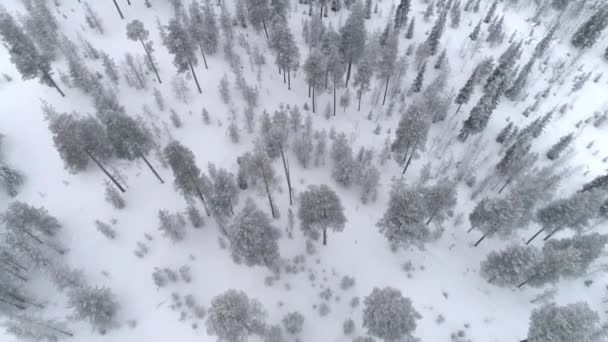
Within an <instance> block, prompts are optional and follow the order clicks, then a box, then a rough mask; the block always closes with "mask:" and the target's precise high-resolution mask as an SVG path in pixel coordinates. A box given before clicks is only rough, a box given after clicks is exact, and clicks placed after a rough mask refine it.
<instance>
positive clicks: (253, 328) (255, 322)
mask: <svg viewBox="0 0 608 342" xmlns="http://www.w3.org/2000/svg"><path fill="white" fill-rule="evenodd" d="M265 319H266V312H265V311H264V309H263V307H262V304H261V303H260V302H259V301H258V300H256V299H251V298H249V297H248V296H247V294H246V293H245V292H243V291H237V290H234V289H230V290H227V291H225V292H224V293H222V294H219V295H217V296H215V297H214V298H213V299H212V300H211V307H210V308H209V315H208V317H207V321H206V326H207V333H208V334H209V335H213V336H217V337H218V340H219V341H230V342H232V341H245V340H246V339H247V337H248V336H249V335H252V334H260V333H262V332H263V331H264V330H265V325H266V324H265V322H264V320H265Z"/></svg>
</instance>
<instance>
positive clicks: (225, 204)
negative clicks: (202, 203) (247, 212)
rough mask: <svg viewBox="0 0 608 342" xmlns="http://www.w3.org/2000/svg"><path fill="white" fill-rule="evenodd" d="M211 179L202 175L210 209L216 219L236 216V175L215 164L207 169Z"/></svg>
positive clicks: (210, 164) (211, 164)
mask: <svg viewBox="0 0 608 342" xmlns="http://www.w3.org/2000/svg"><path fill="white" fill-rule="evenodd" d="M207 169H208V171H209V178H208V179H207V178H206V177H205V176H204V174H203V175H201V178H202V180H201V183H202V184H203V189H204V192H205V193H206V197H207V199H208V203H209V209H210V210H211V212H212V213H213V214H214V215H215V216H216V217H226V216H232V215H234V209H233V208H234V206H235V205H236V204H237V202H238V187H237V184H236V180H235V178H234V175H233V174H232V173H231V172H229V171H228V170H226V169H223V168H219V169H218V168H217V167H216V166H215V165H214V164H213V163H209V165H208V167H207Z"/></svg>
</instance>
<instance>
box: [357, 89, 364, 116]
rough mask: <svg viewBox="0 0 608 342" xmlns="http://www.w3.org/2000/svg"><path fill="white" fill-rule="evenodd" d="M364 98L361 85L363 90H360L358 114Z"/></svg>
mask: <svg viewBox="0 0 608 342" xmlns="http://www.w3.org/2000/svg"><path fill="white" fill-rule="evenodd" d="M362 97H363V85H361V88H360V89H359V108H358V109H357V111H358V112H360V111H361V98H362Z"/></svg>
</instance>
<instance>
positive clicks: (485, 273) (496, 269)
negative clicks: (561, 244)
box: [480, 245, 543, 287]
mask: <svg viewBox="0 0 608 342" xmlns="http://www.w3.org/2000/svg"><path fill="white" fill-rule="evenodd" d="M542 259H543V256H542V253H541V251H540V250H539V249H538V248H537V247H533V246H518V245H510V246H508V247H507V248H505V249H503V250H500V251H492V252H490V254H488V256H487V257H486V259H485V260H484V261H482V262H481V266H480V273H481V276H482V277H483V278H484V279H486V280H487V281H488V282H489V283H491V284H494V285H497V286H501V287H514V286H517V285H518V284H520V283H521V282H522V281H524V280H526V279H528V278H529V277H530V276H533V275H534V274H535V272H536V271H537V265H538V264H539V263H541V262H542Z"/></svg>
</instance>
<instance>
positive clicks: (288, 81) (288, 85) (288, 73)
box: [287, 70, 291, 90]
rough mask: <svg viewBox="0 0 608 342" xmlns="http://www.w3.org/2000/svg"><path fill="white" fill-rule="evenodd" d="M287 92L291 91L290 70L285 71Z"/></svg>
mask: <svg viewBox="0 0 608 342" xmlns="http://www.w3.org/2000/svg"><path fill="white" fill-rule="evenodd" d="M287 90H291V70H287Z"/></svg>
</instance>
